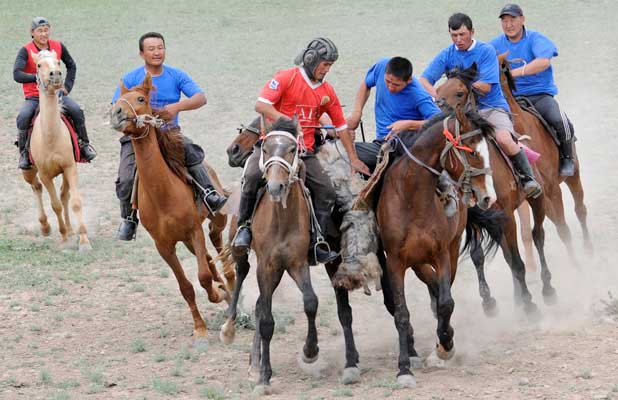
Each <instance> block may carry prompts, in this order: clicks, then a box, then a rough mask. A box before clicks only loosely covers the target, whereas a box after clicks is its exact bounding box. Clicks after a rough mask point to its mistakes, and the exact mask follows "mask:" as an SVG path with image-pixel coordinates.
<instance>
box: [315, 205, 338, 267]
mask: <svg viewBox="0 0 618 400" xmlns="http://www.w3.org/2000/svg"><path fill="white" fill-rule="evenodd" d="M314 212H315V216H316V219H317V220H318V225H319V229H320V231H319V232H318V231H317V230H314V231H313V232H311V239H310V242H309V265H317V264H318V263H319V264H327V263H329V262H332V261H335V260H336V259H337V257H339V253H336V252H334V251H332V250H331V249H330V247H329V245H328V243H326V242H325V241H324V238H323V236H322V233H321V232H328V226H329V224H331V223H332V222H331V216H330V213H328V212H323V211H317V210H315V211H314Z"/></svg>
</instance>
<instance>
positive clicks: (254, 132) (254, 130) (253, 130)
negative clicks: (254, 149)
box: [236, 124, 261, 136]
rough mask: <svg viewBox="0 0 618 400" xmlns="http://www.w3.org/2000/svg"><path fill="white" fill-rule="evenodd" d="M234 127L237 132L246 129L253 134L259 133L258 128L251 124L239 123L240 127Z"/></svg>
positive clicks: (239, 132)
mask: <svg viewBox="0 0 618 400" xmlns="http://www.w3.org/2000/svg"><path fill="white" fill-rule="evenodd" d="M236 129H238V134H241V133H242V131H244V130H247V131H249V132H251V133H253V134H254V135H257V136H260V135H261V133H260V130H259V129H258V128H256V127H254V126H251V125H249V126H245V125H243V124H241V125H240V128H236Z"/></svg>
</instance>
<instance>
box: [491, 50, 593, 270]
mask: <svg viewBox="0 0 618 400" xmlns="http://www.w3.org/2000/svg"><path fill="white" fill-rule="evenodd" d="M506 57H507V53H504V54H501V55H499V56H498V61H499V63H500V67H501V68H500V85H501V86H502V92H503V93H504V97H505V98H506V100H507V102H508V104H509V107H510V108H511V112H512V113H513V115H514V118H513V125H514V127H515V130H516V131H517V132H520V133H525V134H527V135H528V136H530V137H531V139H530V140H531V147H533V148H534V149H535V150H536V151H537V152H539V153H541V154H542V157H541V158H540V159H539V161H538V163H539V164H540V167H539V169H538V171H539V173H540V175H541V177H542V179H543V182H544V183H545V185H544V190H545V197H546V198H547V201H546V202H545V212H546V214H547V217H548V218H549V219H550V220H551V221H552V222H553V223H554V225H555V226H556V229H557V231H558V236H559V237H560V240H561V241H562V242H563V243H564V244H565V246H566V249H567V252H568V254H569V256H570V258H571V259H572V260H575V252H574V250H573V244H572V242H571V230H570V229H569V226H568V225H567V223H566V220H565V218H564V205H563V203H562V190H561V188H560V184H561V183H562V182H565V183H566V184H567V186H568V188H569V190H570V192H571V195H572V196H573V202H574V204H575V214H576V215H577V219H578V220H579V223H580V225H581V228H582V233H583V238H584V246H585V248H586V249H587V250H588V251H589V252H590V253H592V248H593V246H592V241H591V240H590V233H589V231H588V224H587V210H586V205H585V204H584V188H583V185H582V182H581V176H580V160H579V157H577V152H576V148H575V143H573V156H574V157H573V160H574V162H575V173H574V174H573V176H560V175H559V174H558V163H559V152H558V147H557V146H556V143H555V142H554V141H553V139H552V137H551V135H550V133H549V132H548V131H547V129H546V128H545V126H544V125H543V124H542V123H541V121H540V120H539V119H538V118H537V117H536V116H535V115H534V114H532V113H530V112H528V111H525V110H523V109H522V108H521V106H520V105H519V103H518V102H517V100H516V99H515V97H514V96H513V90H515V80H514V79H513V76H512V75H511V68H510V63H509V61H508V60H507V59H506ZM529 229H530V228H529V227H528V231H529ZM522 236H523V235H522ZM524 244H526V240H524ZM528 244H529V242H528Z"/></svg>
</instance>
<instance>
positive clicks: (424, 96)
mask: <svg viewBox="0 0 618 400" xmlns="http://www.w3.org/2000/svg"><path fill="white" fill-rule="evenodd" d="M389 60H390V59H389V58H383V59H381V60H380V61H378V62H377V63H376V64H374V65H373V66H372V67H371V68H369V71H368V72H367V76H365V85H367V87H368V88H372V87H375V88H376V99H375V115H376V128H377V129H376V139H378V140H382V139H384V137H385V136H387V135H388V133H389V132H390V129H389V128H387V126H389V125H391V124H392V123H393V122H395V121H401V120H415V121H421V120H425V119H429V118H431V117H432V116H433V115H435V114H437V113H439V112H440V109H439V108H438V106H436V104H435V103H434V101H433V99H432V98H431V96H430V95H429V93H427V91H426V90H425V88H423V86H422V85H421V84H420V82H419V81H418V79H416V78H414V77H412V82H410V83H409V84H408V85H406V87H405V88H403V90H401V92H399V93H391V92H389V91H388V88H387V87H386V82H385V81H384V74H385V73H386V64H388V61H389Z"/></svg>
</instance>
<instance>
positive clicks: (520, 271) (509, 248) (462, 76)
mask: <svg viewBox="0 0 618 400" xmlns="http://www.w3.org/2000/svg"><path fill="white" fill-rule="evenodd" d="M476 75H477V71H476V64H473V65H472V66H471V67H469V68H467V69H465V70H458V69H455V70H453V71H451V72H450V73H449V74H448V75H447V78H448V79H447V80H446V82H444V83H443V84H442V85H441V86H439V87H438V88H437V92H438V96H439V100H438V102H439V103H442V105H445V106H450V107H458V106H462V105H465V106H466V107H475V96H473V95H469V93H470V92H471V90H472V82H473V81H474V80H475V79H476ZM489 155H490V157H489V161H490V165H491V170H492V172H493V183H494V185H495V189H496V194H497V197H498V198H497V201H496V203H494V207H497V208H499V209H501V210H503V211H504V212H505V214H506V221H505V224H504V238H503V240H502V242H501V244H500V246H501V248H502V253H503V255H504V259H505V260H506V262H507V264H508V265H509V267H510V269H511V274H512V276H513V286H514V293H515V302H516V304H520V303H521V302H522V301H523V304H524V310H525V311H526V312H527V313H530V314H535V313H536V312H537V306H536V304H534V303H533V302H532V295H531V294H530V291H529V290H528V287H527V285H526V268H525V264H524V262H523V260H522V259H521V256H520V254H519V247H518V244H517V222H516V221H515V215H514V213H515V210H517V208H518V207H519V206H520V205H521V204H522V203H523V202H524V201H526V200H527V201H528V203H529V204H530V206H531V208H532V213H533V218H534V228H533V230H532V237H533V239H534V244H535V246H536V249H537V252H538V254H539V259H540V261H541V278H542V281H543V291H542V292H543V299H544V300H545V302H546V303H547V304H553V303H554V301H555V296H556V291H555V289H554V288H553V286H552V285H551V273H550V271H549V268H548V266H547V260H546V259H545V251H544V245H545V231H544V229H543V221H544V220H545V203H546V202H545V194H544V193H545V191H546V188H545V187H546V182H545V181H544V180H543V175H542V174H541V173H539V169H540V168H541V167H540V166H539V164H538V163H537V164H535V165H533V166H532V167H533V168H534V170H535V175H536V177H537V180H538V182H539V183H540V184H541V186H542V187H543V191H544V193H543V194H541V195H540V196H538V197H537V198H534V199H532V198H531V199H526V196H525V194H524V192H523V190H521V189H520V188H519V185H518V184H517V182H516V180H515V177H514V175H513V172H512V171H511V169H510V167H509V166H508V164H507V162H506V160H505V158H504V157H503V156H502V155H501V153H500V150H499V149H498V146H497V144H496V143H495V142H494V143H493V144H492V145H490V146H489ZM542 158H543V157H541V159H542ZM539 161H540V160H539ZM557 165H558V164H557V163H556V171H557ZM471 248H472V251H471V258H472V261H473V263H474V266H475V267H476V270H477V275H478V279H479V292H480V295H481V298H482V299H483V310H484V311H485V313H486V314H487V315H493V314H494V313H495V312H496V308H495V307H496V300H495V299H494V298H493V297H492V296H491V290H490V288H489V285H488V284H487V281H486V280H485V273H484V255H483V253H482V252H480V251H475V250H478V246H476V245H474V244H473V245H472V246H471Z"/></svg>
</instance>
